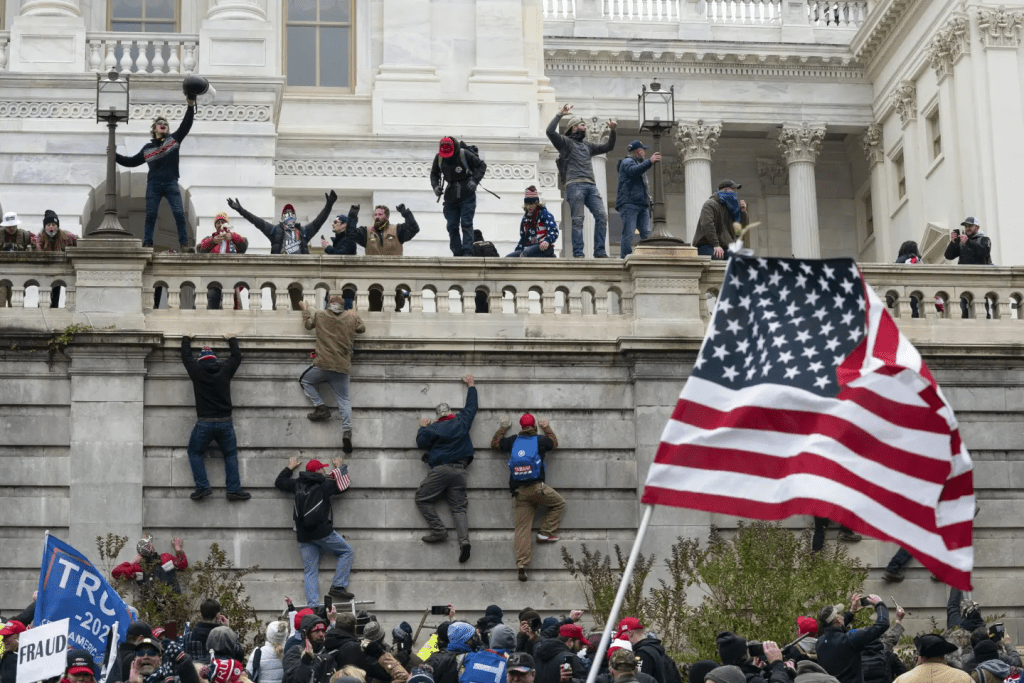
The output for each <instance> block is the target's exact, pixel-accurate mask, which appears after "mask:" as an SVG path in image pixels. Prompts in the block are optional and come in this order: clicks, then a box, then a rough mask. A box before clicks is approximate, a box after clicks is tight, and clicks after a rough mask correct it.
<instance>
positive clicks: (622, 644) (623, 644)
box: [597, 638, 633, 657]
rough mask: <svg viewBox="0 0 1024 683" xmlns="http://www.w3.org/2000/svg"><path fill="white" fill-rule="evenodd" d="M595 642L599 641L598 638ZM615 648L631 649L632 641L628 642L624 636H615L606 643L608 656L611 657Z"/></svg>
mask: <svg viewBox="0 0 1024 683" xmlns="http://www.w3.org/2000/svg"><path fill="white" fill-rule="evenodd" d="M597 642H599V643H600V642H601V641H600V640H598V641H597ZM616 650H629V651H630V652H632V651H633V643H631V642H629V640H628V639H626V638H615V639H613V640H612V642H611V643H609V644H608V656H609V657H611V656H612V653H613V652H615V651H616Z"/></svg>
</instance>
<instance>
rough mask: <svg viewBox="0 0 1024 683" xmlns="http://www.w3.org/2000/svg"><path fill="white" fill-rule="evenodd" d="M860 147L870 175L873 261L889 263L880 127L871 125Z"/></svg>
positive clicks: (883, 159)
mask: <svg viewBox="0 0 1024 683" xmlns="http://www.w3.org/2000/svg"><path fill="white" fill-rule="evenodd" d="M860 147H861V149H862V150H864V156H865V157H866V158H867V161H868V172H869V173H870V174H871V216H872V219H873V220H872V223H873V225H874V230H875V233H874V234H875V261H877V262H879V263H884V262H886V261H891V260H892V259H890V258H889V255H890V254H894V253H896V252H895V251H894V250H893V244H892V242H891V241H892V236H891V234H890V230H889V203H888V201H887V195H886V191H885V188H886V186H885V164H884V163H882V162H884V161H885V148H884V143H883V142H882V127H881V126H879V125H877V124H871V125H870V126H868V129H867V130H866V131H865V132H864V135H862V136H861V138H860Z"/></svg>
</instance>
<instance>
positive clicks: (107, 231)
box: [89, 69, 132, 237]
mask: <svg viewBox="0 0 1024 683" xmlns="http://www.w3.org/2000/svg"><path fill="white" fill-rule="evenodd" d="M128 89H129V85H128V75H127V74H125V76H124V78H123V79H122V78H121V77H120V75H119V74H118V73H117V71H116V70H113V69H111V71H110V73H108V74H100V75H97V77H96V120H97V121H106V122H107V132H108V135H107V202H106V207H105V208H104V210H103V220H102V221H101V222H100V225H99V227H98V228H96V229H95V230H93V231H92V232H91V233H89V234H90V235H99V236H104V237H131V236H132V235H131V233H130V232H128V231H127V230H125V229H124V228H122V227H121V223H120V222H119V221H118V220H117V188H116V183H117V180H116V177H115V172H116V167H115V165H116V159H115V156H116V155H117V149H116V148H117V142H116V141H115V139H114V132H115V131H116V130H117V124H118V122H119V121H127V120H128V114H129V99H128Z"/></svg>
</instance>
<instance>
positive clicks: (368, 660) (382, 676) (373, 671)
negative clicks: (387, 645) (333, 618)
mask: <svg viewBox="0 0 1024 683" xmlns="http://www.w3.org/2000/svg"><path fill="white" fill-rule="evenodd" d="M324 651H325V652H326V653H327V655H326V656H325V657H324V658H323V659H324V663H323V664H322V665H321V666H319V667H317V668H316V670H315V674H316V679H317V681H321V682H322V683H327V681H329V680H330V678H331V674H333V673H334V672H335V671H337V670H338V669H341V668H344V667H346V666H348V665H350V664H351V665H352V666H357V667H359V668H360V669H362V670H363V671H365V672H366V678H367V679H370V678H375V679H377V680H378V681H390V680H391V675H390V674H389V673H388V672H387V670H386V669H384V667H382V666H381V665H380V664H378V663H377V660H376V659H374V658H373V657H371V656H370V655H368V654H366V653H365V652H363V648H362V646H361V645H360V644H359V640H358V639H357V638H356V637H355V636H354V635H352V634H351V633H349V632H348V631H342V630H340V629H336V628H329V629H327V633H326V635H325V637H324Z"/></svg>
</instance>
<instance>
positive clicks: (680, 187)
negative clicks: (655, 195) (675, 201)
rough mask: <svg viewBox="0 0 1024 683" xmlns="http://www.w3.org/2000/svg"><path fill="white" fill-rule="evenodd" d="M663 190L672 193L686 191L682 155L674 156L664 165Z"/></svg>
mask: <svg viewBox="0 0 1024 683" xmlns="http://www.w3.org/2000/svg"><path fill="white" fill-rule="evenodd" d="M665 191H666V192H670V193H672V194H685V193H686V167H685V166H684V165H683V159H682V157H676V158H675V159H673V160H672V161H670V162H669V163H668V165H667V166H665Z"/></svg>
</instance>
